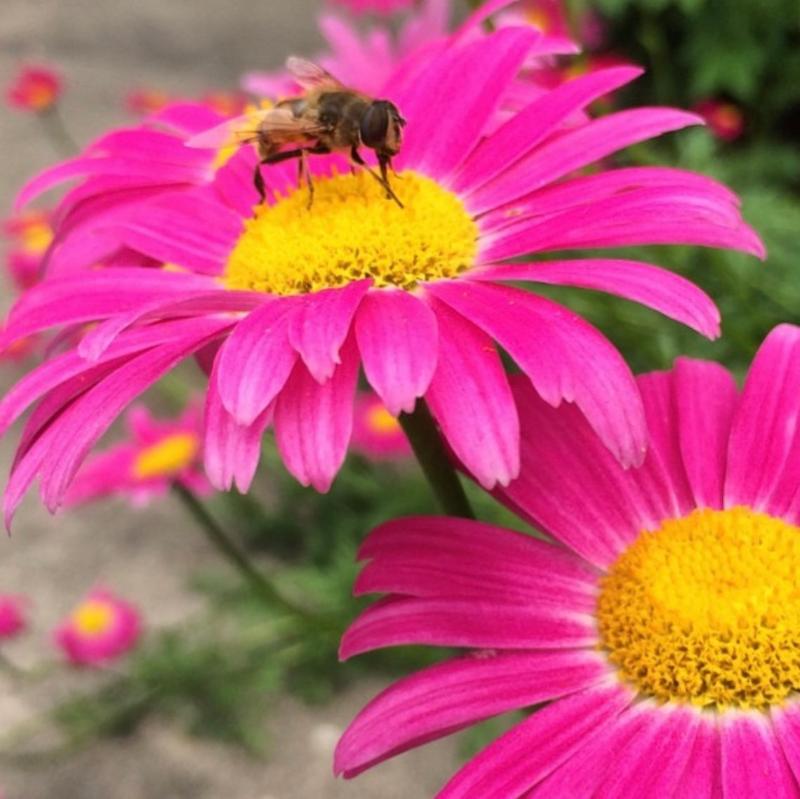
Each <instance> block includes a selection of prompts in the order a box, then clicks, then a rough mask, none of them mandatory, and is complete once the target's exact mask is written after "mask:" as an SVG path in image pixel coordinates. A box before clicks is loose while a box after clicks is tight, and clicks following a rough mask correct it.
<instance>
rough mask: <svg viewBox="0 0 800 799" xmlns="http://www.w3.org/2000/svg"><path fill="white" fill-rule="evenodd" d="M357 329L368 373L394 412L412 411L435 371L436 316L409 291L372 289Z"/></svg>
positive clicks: (372, 383)
mask: <svg viewBox="0 0 800 799" xmlns="http://www.w3.org/2000/svg"><path fill="white" fill-rule="evenodd" d="M355 330H356V341H357V342H358V349H359V351H360V352H361V359H362V362H363V364H364V373H365V374H366V376H367V380H368V381H369V383H370V385H371V386H372V387H373V388H374V389H375V391H376V392H377V394H378V396H379V397H380V398H381V400H382V401H383V404H384V405H385V406H386V408H387V410H388V411H389V413H391V414H392V415H394V416H396V415H397V414H399V413H400V412H401V411H406V412H407V413H410V412H411V411H413V410H414V405H415V403H416V400H417V397H421V396H422V395H423V394H424V393H425V392H426V391H427V390H428V386H429V385H430V382H431V379H432V378H433V373H434V371H435V369H436V360H437V354H438V343H439V342H438V337H439V333H438V328H437V325H436V317H435V316H434V315H433V312H432V311H431V310H430V308H429V307H428V306H427V305H426V304H425V303H424V302H422V301H421V300H419V299H418V298H417V297H415V296H414V295H413V294H409V293H408V292H406V291H400V290H395V289H382V290H379V291H371V292H369V293H368V294H367V295H366V296H365V297H364V299H363V300H362V301H361V305H360V307H359V309H358V315H357V316H356V324H355Z"/></svg>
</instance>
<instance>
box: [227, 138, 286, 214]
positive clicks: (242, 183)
mask: <svg viewBox="0 0 800 799" xmlns="http://www.w3.org/2000/svg"><path fill="white" fill-rule="evenodd" d="M257 165H258V156H257V155H256V151H255V149H254V148H253V147H242V148H241V149H240V150H239V151H238V152H236V153H234V155H233V156H231V158H230V159H229V160H228V162H227V163H226V164H225V165H224V166H222V167H220V168H219V169H218V170H217V171H216V172H215V173H214V182H213V184H212V187H213V190H214V192H215V193H216V195H217V196H218V197H219V198H220V199H221V200H222V201H223V202H224V203H225V205H227V206H228V207H229V208H231V209H232V210H234V211H235V212H236V213H237V214H238V215H239V216H240V217H241V218H242V219H248V218H249V217H251V216H252V215H253V207H254V206H255V205H256V204H257V203H258V202H259V199H260V198H259V196H258V192H257V191H256V187H255V185H254V183H253V175H254V173H255V170H256V167H257ZM281 174H282V172H281ZM269 183H270V188H271V189H272V190H273V191H274V190H276V189H278V187H277V186H276V185H275V183H274V181H273V175H272V173H271V172H270V181H269Z"/></svg>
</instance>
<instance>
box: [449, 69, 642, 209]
mask: <svg viewBox="0 0 800 799" xmlns="http://www.w3.org/2000/svg"><path fill="white" fill-rule="evenodd" d="M641 74H642V70H641V69H639V68H637V67H614V68H612V69H603V70H598V71H597V72H592V73H590V74H588V75H584V76H582V77H579V78H576V79H575V80H571V81H568V82H567V83H564V84H562V85H561V86H559V87H557V88H556V89H553V90H552V91H550V92H546V93H545V94H543V95H542V96H541V97H537V98H536V99H535V100H534V101H533V102H532V103H530V104H529V105H527V106H526V107H525V108H523V109H522V110H521V111H520V112H519V113H517V114H515V115H514V116H513V117H511V119H509V120H508V121H507V122H506V123H505V124H504V125H503V126H502V127H501V128H500V129H499V130H497V131H496V132H495V133H494V134H492V135H491V136H489V137H488V138H487V139H485V140H484V141H482V142H481V143H480V144H478V146H477V147H476V148H475V150H474V151H473V152H472V153H471V154H470V156H469V158H468V159H467V160H466V162H465V163H464V164H463V166H462V167H461V168H460V169H459V171H458V174H457V175H456V176H455V178H454V180H453V181H452V188H453V189H454V190H455V191H457V192H459V193H461V192H463V193H465V194H470V193H472V192H474V191H475V190H476V189H478V188H479V187H480V186H482V185H483V184H484V183H486V182H487V181H488V180H490V179H491V178H493V177H496V176H497V175H499V174H500V173H501V172H503V171H505V170H506V169H508V168H509V167H510V166H511V165H512V164H514V163H515V162H516V161H518V160H519V159H520V158H522V157H523V156H525V155H527V154H528V153H529V152H530V151H531V150H532V149H533V148H534V147H536V146H537V145H539V144H540V143H541V142H543V141H544V140H545V139H546V138H547V137H548V136H550V135H551V134H552V133H554V132H555V131H556V130H558V128H559V127H561V126H562V125H563V124H564V122H565V120H567V119H568V118H569V117H571V116H572V115H573V114H574V113H575V112H576V111H580V110H581V109H582V108H584V107H586V106H587V105H588V104H589V103H591V102H593V101H594V100H596V99H597V98H598V97H602V96H603V95H604V94H608V93H609V92H611V91H614V90H615V89H618V88H619V87H620V86H623V85H624V84H626V83H629V82H630V81H632V80H633V79H634V78H637V77H638V76H639V75H641Z"/></svg>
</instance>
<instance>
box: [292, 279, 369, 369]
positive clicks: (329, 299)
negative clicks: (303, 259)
mask: <svg viewBox="0 0 800 799" xmlns="http://www.w3.org/2000/svg"><path fill="white" fill-rule="evenodd" d="M371 283H372V280H371V279H367V280H358V281H356V282H354V283H348V284H347V285H346V286H344V287H343V288H335V289H324V290H323V291H318V292H316V293H315V294H307V295H305V296H304V297H302V298H301V304H300V306H299V307H298V308H297V310H296V311H295V312H294V314H293V316H292V319H291V321H290V323H289V342H290V343H291V345H292V346H293V347H294V348H295V349H296V350H297V351H298V352H299V353H300V357H301V358H302V359H303V363H305V365H306V367H308V371H309V372H311V374H312V375H313V376H314V379H315V380H317V381H318V382H320V383H324V382H325V381H326V380H327V379H328V378H329V377H330V376H331V375H332V374H333V370H334V369H335V368H336V364H338V363H340V358H339V350H340V349H341V347H342V344H344V341H345V339H346V338H347V334H348V333H349V332H350V327H351V325H352V322H353V317H354V316H355V314H356V311H357V310H358V306H359V305H360V303H361V301H362V300H363V299H364V295H365V294H366V293H367V291H368V290H369V287H370V285H371Z"/></svg>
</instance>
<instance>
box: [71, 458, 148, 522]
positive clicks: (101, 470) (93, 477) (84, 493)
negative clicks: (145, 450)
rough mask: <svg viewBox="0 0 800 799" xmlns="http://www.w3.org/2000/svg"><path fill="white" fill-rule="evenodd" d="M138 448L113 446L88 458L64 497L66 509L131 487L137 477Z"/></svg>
mask: <svg viewBox="0 0 800 799" xmlns="http://www.w3.org/2000/svg"><path fill="white" fill-rule="evenodd" d="M135 458H136V448H135V447H134V446H133V445H131V444H122V445H120V446H117V447H112V448H111V449H109V450H108V451H106V452H104V453H102V454H100V455H97V456H96V457H95V458H92V459H91V460H90V461H88V462H87V463H86V464H85V466H84V467H83V468H82V469H80V470H79V471H78V473H77V474H76V475H75V479H74V480H73V481H72V485H70V487H69V490H68V491H67V493H66V494H65V496H64V504H63V507H64V508H74V507H76V506H78V505H83V504H84V503H86V502H93V501H94V500H97V499H101V498H103V497H108V496H111V495H112V494H115V493H117V492H121V491H123V490H125V489H126V488H128V486H129V485H130V483H131V480H132V477H133V471H134V470H133V467H134V461H135Z"/></svg>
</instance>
